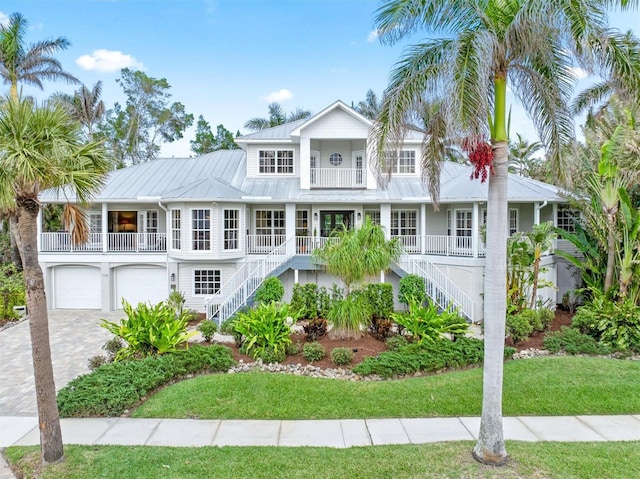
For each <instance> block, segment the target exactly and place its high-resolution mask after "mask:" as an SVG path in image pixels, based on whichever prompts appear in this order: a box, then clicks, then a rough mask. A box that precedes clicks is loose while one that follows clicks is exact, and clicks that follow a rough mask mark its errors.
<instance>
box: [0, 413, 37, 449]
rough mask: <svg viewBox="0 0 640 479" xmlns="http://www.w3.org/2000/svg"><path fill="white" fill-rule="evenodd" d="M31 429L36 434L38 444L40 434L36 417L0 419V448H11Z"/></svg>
mask: <svg viewBox="0 0 640 479" xmlns="http://www.w3.org/2000/svg"><path fill="white" fill-rule="evenodd" d="M33 429H35V430H36V432H37V433H38V442H37V444H38V443H40V434H39V432H38V418H37V417H0V448H3V447H9V446H11V445H12V444H13V443H15V442H16V441H17V440H18V439H20V438H21V437H23V436H25V435H26V434H27V433H28V432H29V431H31V430H33Z"/></svg>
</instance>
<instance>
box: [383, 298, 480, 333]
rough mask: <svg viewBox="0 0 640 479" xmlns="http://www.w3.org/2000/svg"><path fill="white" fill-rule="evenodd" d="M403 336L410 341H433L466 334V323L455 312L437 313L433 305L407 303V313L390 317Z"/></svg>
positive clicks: (467, 327) (467, 326) (394, 314)
mask: <svg viewBox="0 0 640 479" xmlns="http://www.w3.org/2000/svg"><path fill="white" fill-rule="evenodd" d="M391 319H393V320H394V321H395V322H396V323H398V325H400V326H402V328H403V330H404V334H406V335H408V336H409V337H410V339H411V340H412V341H415V342H422V341H425V340H427V341H435V340H437V339H440V338H442V336H443V335H445V334H453V335H462V334H465V333H466V332H467V330H468V329H469V325H468V324H467V321H466V320H465V319H464V318H463V317H462V316H460V315H459V314H458V313H457V312H456V311H439V310H438V307H437V306H436V305H434V304H427V305H424V306H423V305H421V304H418V303H417V302H413V301H412V302H411V303H409V311H407V312H402V313H393V314H392V315H391Z"/></svg>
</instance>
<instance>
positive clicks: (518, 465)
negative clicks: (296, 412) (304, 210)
mask: <svg viewBox="0 0 640 479" xmlns="http://www.w3.org/2000/svg"><path fill="white" fill-rule="evenodd" d="M472 446H473V444H472V443H471V442H451V443H436V444H427V445H403V446H370V447H359V448H351V449H330V448H314V447H306V448H285V447H279V448H275V447H272V448H267V447H245V448H240V447H225V448H214V447H203V448H162V447H145V446H142V447H124V446H67V447H65V460H64V462H63V463H61V464H57V465H55V466H51V467H48V468H47V469H46V470H45V471H44V473H43V474H42V475H40V476H35V477H39V478H41V479H75V478H77V479H86V478H103V479H109V478H114V479H115V478H118V479H121V478H136V479H145V478H149V479H157V478H163V479H171V478H176V479H188V478H208V477H215V478H216V479H225V478H229V479H241V478H252V479H261V478H265V479H273V478H274V477H286V478H288V479H296V478H300V479H310V478H332V479H335V478H349V479H357V478H366V479H376V478H380V479H388V478H394V479H402V478H418V477H419V478H445V477H446V478H477V479H483V478H487V479H488V478H493V479H507V478H508V479H516V478H535V479H550V478H562V479H573V478H581V479H582V478H584V479H593V478H605V477H606V478H607V479H628V478H631V477H638V471H640V443H638V442H612V443H572V444H569V443H524V442H511V441H508V442H507V450H508V451H509V453H510V454H511V456H512V459H511V460H510V461H509V462H508V463H507V465H506V466H504V467H501V468H493V467H489V466H483V465H481V464H478V463H477V462H475V461H474V460H473V459H472V458H471V448H472ZM6 455H7V456H8V458H9V460H10V461H11V462H12V463H14V464H15V463H16V462H20V469H21V470H22V471H23V473H24V476H23V477H24V478H25V479H28V478H32V477H34V475H33V469H34V468H33V465H34V464H38V463H39V459H40V458H39V452H38V451H37V449H34V448H33V447H32V448H25V447H11V448H9V449H7V451H6ZM23 456H25V457H24V459H23V460H21V458H22V457H23Z"/></svg>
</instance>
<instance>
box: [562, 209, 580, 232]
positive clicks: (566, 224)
mask: <svg viewBox="0 0 640 479" xmlns="http://www.w3.org/2000/svg"><path fill="white" fill-rule="evenodd" d="M579 217H580V213H579V212H578V211H577V210H574V209H573V208H571V207H569V206H567V205H558V214H557V217H556V220H557V226H558V228H560V229H563V230H565V231H567V232H569V233H575V231H576V226H575V223H576V219H577V218H579Z"/></svg>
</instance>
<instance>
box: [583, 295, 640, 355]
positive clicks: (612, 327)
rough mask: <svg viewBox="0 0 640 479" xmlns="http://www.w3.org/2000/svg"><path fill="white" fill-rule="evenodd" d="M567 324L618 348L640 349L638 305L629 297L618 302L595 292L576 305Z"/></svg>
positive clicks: (639, 313) (624, 349) (639, 309)
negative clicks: (579, 305)
mask: <svg viewBox="0 0 640 479" xmlns="http://www.w3.org/2000/svg"><path fill="white" fill-rule="evenodd" d="M571 325H572V326H573V327H574V328H577V329H579V330H580V331H581V332H582V333H584V334H588V335H589V336H592V337H594V338H595V339H596V340H598V341H600V342H602V343H605V344H607V345H609V346H610V347H612V348H613V349H615V350H618V351H626V350H629V349H631V350H635V351H640V307H638V306H636V305H635V303H634V302H633V301H632V300H631V299H626V300H624V301H621V302H617V301H612V300H610V299H606V298H605V297H604V295H603V294H598V295H597V296H596V297H594V299H593V300H592V301H591V302H590V303H588V304H585V305H584V306H581V307H580V308H578V311H577V312H576V314H575V315H574V316H573V319H572V322H571Z"/></svg>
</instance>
